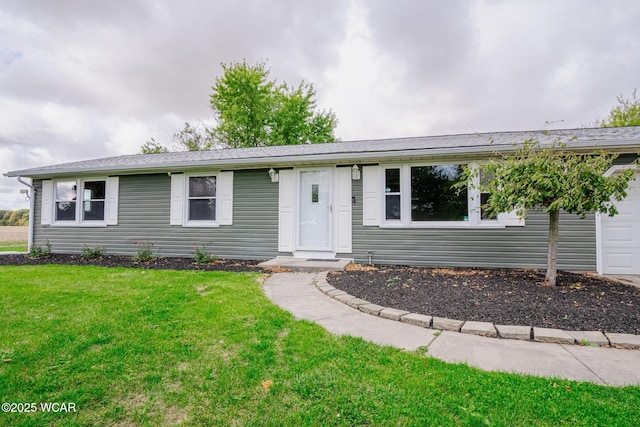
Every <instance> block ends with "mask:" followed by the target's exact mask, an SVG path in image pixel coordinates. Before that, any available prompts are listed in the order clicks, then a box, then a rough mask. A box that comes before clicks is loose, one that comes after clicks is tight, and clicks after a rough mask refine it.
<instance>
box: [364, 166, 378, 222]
mask: <svg viewBox="0 0 640 427" xmlns="http://www.w3.org/2000/svg"><path fill="white" fill-rule="evenodd" d="M380 211H381V208H380V168H379V167H378V166H363V167H362V225H378V226H379V225H380Z"/></svg>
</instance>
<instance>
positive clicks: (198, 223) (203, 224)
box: [182, 171, 220, 228]
mask: <svg viewBox="0 0 640 427" xmlns="http://www.w3.org/2000/svg"><path fill="white" fill-rule="evenodd" d="M208 176H214V177H215V178H216V195H215V199H216V212H215V216H216V219H214V220H212V221H203V220H189V200H190V199H189V179H190V178H199V177H208ZM183 191H184V193H183V194H184V198H183V204H182V209H183V211H182V218H183V220H182V226H183V227H200V228H216V227H220V171H211V172H198V173H185V174H184V190H183Z"/></svg>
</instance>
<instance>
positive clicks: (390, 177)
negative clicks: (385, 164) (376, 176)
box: [384, 169, 400, 193]
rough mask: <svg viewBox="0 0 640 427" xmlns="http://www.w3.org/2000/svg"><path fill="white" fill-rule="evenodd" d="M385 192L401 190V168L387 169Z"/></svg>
mask: <svg viewBox="0 0 640 427" xmlns="http://www.w3.org/2000/svg"><path fill="white" fill-rule="evenodd" d="M384 174H385V190H384V191H385V193H399V192H400V169H385V171H384Z"/></svg>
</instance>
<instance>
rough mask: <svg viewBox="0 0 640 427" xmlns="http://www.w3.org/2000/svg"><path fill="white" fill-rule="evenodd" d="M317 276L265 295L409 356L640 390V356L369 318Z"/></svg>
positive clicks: (270, 284)
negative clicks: (422, 352) (423, 352)
mask: <svg viewBox="0 0 640 427" xmlns="http://www.w3.org/2000/svg"><path fill="white" fill-rule="evenodd" d="M315 276H316V274H315V273H276V274H273V275H272V276H271V277H269V278H268V279H267V280H266V282H265V284H264V292H265V294H266V295H267V297H269V298H270V299H271V300H272V301H273V302H274V303H275V304H277V305H279V306H280V307H282V308H283V309H285V310H287V311H289V312H291V313H292V314H293V315H294V316H295V317H296V318H298V319H306V320H310V321H313V322H315V323H318V324H319V325H321V326H323V327H324V328H325V329H327V330H328V331H329V332H331V333H334V334H337V335H351V336H355V337H360V338H363V339H365V340H367V341H371V342H374V343H376V344H380V345H390V346H394V347H397V348H401V349H406V350H417V349H419V348H421V347H425V348H427V347H428V351H427V354H428V355H430V356H433V357H435V358H438V359H441V360H444V361H447V362H454V363H467V364H469V365H470V366H474V367H477V368H480V369H484V370H488V371H503V372H517V373H523V374H529V375H536V376H542V377H557V378H566V379H570V380H576V381H590V382H593V383H597V384H603V385H615V386H624V385H640V351H638V350H623V349H616V348H604V347H583V346H578V345H565V344H549V343H538V342H529V341H517V340H507V339H496V338H488V337H481V336H477V335H470V334H462V333H458V332H450V331H444V332H440V331H436V330H433V329H426V328H422V327H420V326H415V325H410V324H407V323H401V322H397V321H394V320H388V319H384V318H381V317H377V316H372V315H369V314H365V313H363V312H361V311H359V310H356V309H354V308H351V307H349V306H347V305H345V304H342V303H339V302H338V301H335V300H333V299H332V298H330V297H328V296H326V295H325V294H323V293H322V292H320V291H319V290H318V289H317V288H316V286H315V285H314V279H315Z"/></svg>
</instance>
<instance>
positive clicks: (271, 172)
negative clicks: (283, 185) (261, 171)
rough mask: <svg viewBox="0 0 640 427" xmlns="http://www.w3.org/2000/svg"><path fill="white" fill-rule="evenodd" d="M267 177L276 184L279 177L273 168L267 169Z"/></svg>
mask: <svg viewBox="0 0 640 427" xmlns="http://www.w3.org/2000/svg"><path fill="white" fill-rule="evenodd" d="M269 176H270V177H271V182H278V180H279V179H280V175H279V174H278V172H276V171H275V170H274V169H273V168H271V169H269Z"/></svg>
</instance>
